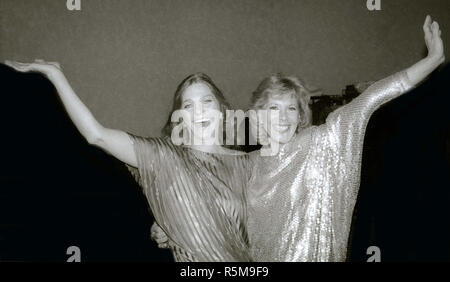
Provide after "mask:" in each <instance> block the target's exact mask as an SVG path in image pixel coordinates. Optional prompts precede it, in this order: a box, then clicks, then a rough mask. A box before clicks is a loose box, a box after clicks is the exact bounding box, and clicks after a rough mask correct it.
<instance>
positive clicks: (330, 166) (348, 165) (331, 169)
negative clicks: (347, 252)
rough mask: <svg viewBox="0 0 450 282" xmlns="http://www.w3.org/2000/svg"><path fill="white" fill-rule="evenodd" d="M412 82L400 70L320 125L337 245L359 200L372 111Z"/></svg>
mask: <svg viewBox="0 0 450 282" xmlns="http://www.w3.org/2000/svg"><path fill="white" fill-rule="evenodd" d="M411 88H412V85H411V83H410V81H409V79H408V76H407V73H406V71H402V72H398V73H396V74H394V75H391V76H389V77H387V78H384V79H382V80H380V81H378V82H376V83H374V84H372V85H371V86H370V87H369V88H367V90H366V91H364V92H363V93H362V94H361V95H359V96H358V97H356V98H355V99H354V100H353V101H351V102H350V103H348V104H347V105H344V106H343V107H341V108H338V109H336V110H335V111H334V112H332V113H331V114H330V115H329V116H328V117H327V119H326V123H325V124H323V125H321V126H319V127H317V131H316V136H315V140H316V141H315V143H316V144H321V145H320V146H319V147H321V148H322V149H321V150H322V151H323V152H324V153H325V154H326V155H324V158H325V159H326V160H327V161H326V163H327V166H325V167H326V170H327V171H326V175H328V178H329V179H330V183H332V184H331V185H330V186H329V187H330V189H331V190H330V191H328V193H329V196H330V197H329V200H330V201H331V203H332V206H333V211H332V214H333V216H332V225H333V226H334V228H333V229H334V230H335V239H336V241H335V245H336V247H337V246H340V249H344V248H345V246H346V244H347V239H348V234H349V230H350V225H351V220H352V214H353V208H354V205H355V203H356V199H357V194H358V189H359V184H360V175H361V162H362V152H363V142H364V135H365V130H366V127H367V124H368V121H369V119H370V117H371V115H372V114H373V113H374V112H375V111H376V110H377V109H378V108H379V107H380V106H381V105H383V104H384V103H386V102H388V101H390V100H392V99H394V98H396V97H398V96H400V95H401V94H403V93H405V92H407V91H409V90H410V89H411Z"/></svg>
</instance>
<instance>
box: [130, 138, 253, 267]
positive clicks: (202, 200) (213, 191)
mask: <svg viewBox="0 0 450 282" xmlns="http://www.w3.org/2000/svg"><path fill="white" fill-rule="evenodd" d="M128 134H129V136H130V139H131V140H132V142H133V146H134V150H135V153H136V158H137V162H138V168H135V167H133V166H130V165H127V167H128V169H129V170H130V172H131V173H132V174H133V176H134V177H135V179H136V180H137V182H138V183H139V184H140V186H141V187H142V188H143V191H144V194H145V196H146V198H147V200H148V202H149V205H150V208H151V210H152V213H153V216H154V218H155V220H156V221H157V222H158V224H159V226H160V227H161V228H162V229H163V230H164V232H165V233H166V234H167V236H168V238H169V242H168V243H169V247H170V248H171V250H172V252H173V254H174V257H175V260H176V261H205V262H211V261H249V260H250V256H249V249H248V236H247V231H246V226H247V222H246V219H247V215H246V206H245V205H246V191H245V190H246V187H247V183H248V181H249V172H248V171H247V167H248V166H247V164H248V158H249V156H248V155H225V154H212V153H206V152H201V151H197V150H194V149H190V148H188V147H184V146H176V145H174V144H173V143H172V142H171V140H170V138H145V137H139V136H135V135H133V134H131V133H128Z"/></svg>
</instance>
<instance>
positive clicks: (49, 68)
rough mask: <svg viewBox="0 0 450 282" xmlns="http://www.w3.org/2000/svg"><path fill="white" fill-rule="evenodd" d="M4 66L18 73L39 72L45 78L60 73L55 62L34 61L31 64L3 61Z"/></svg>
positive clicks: (59, 68) (58, 66) (59, 67)
mask: <svg viewBox="0 0 450 282" xmlns="http://www.w3.org/2000/svg"><path fill="white" fill-rule="evenodd" d="M5 64H6V65H8V66H10V67H12V68H13V69H15V70H17V71H20V72H33V71H34V72H40V73H43V74H45V75H47V76H49V75H53V74H56V73H61V66H60V65H59V63H57V62H46V61H44V60H39V59H36V60H35V61H34V62H33V63H20V62H15V61H5Z"/></svg>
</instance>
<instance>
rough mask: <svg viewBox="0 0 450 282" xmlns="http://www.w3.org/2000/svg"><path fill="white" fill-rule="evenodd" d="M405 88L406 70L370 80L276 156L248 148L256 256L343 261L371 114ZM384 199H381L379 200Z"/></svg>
mask: <svg viewBox="0 0 450 282" xmlns="http://www.w3.org/2000/svg"><path fill="white" fill-rule="evenodd" d="M410 88H411V83H410V82H409V80H408V77H407V74H406V72H399V73H397V74H394V75H392V76H390V77H388V78H385V79H383V80H381V81H379V82H376V83H374V84H373V85H372V86H370V87H369V88H368V89H367V90H366V91H364V92H363V93H362V94H361V95H360V96H358V97H357V98H355V99H354V100H353V101H352V102H351V103H349V104H347V105H345V106H343V107H341V108H339V109H337V110H335V111H334V112H332V113H331V114H330V115H329V116H328V118H327V120H326V123H325V124H323V125H321V126H311V127H309V128H307V129H304V130H302V131H301V132H299V133H298V134H297V135H296V136H295V139H294V140H293V141H292V142H290V143H288V144H283V145H282V146H281V149H280V152H279V154H278V155H276V156H270V157H262V156H261V155H260V154H259V153H258V152H253V153H252V154H251V155H252V156H251V159H252V161H253V162H254V164H255V165H254V169H253V173H252V177H251V181H250V186H249V193H248V214H249V220H248V223H249V225H248V233H249V238H250V247H251V254H252V257H253V259H254V260H256V261H312V262H315V261H344V260H345V259H346V251H347V241H348V235H349V230H350V224H351V220H352V213H353V208H354V205H355V202H356V196H357V193H358V188H359V183H360V173H361V159H362V150H363V141H364V133H365V129H366V126H367V123H368V121H369V118H370V116H371V115H372V113H373V112H374V111H375V110H376V109H377V108H378V107H379V106H380V105H382V104H383V103H385V102H387V101H389V100H391V99H393V98H395V97H397V96H399V95H400V94H402V93H404V92H406V91H407V90H409V89H410ZM380 204H382V203H380Z"/></svg>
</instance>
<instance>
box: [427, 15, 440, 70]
mask: <svg viewBox="0 0 450 282" xmlns="http://www.w3.org/2000/svg"><path fill="white" fill-rule="evenodd" d="M423 31H424V34H425V44H426V45H427V49H428V57H429V58H431V59H435V60H438V61H441V62H443V61H444V60H445V55H444V44H443V42H442V38H441V30H440V29H439V24H438V23H437V22H435V21H433V20H432V18H431V17H430V16H429V15H428V16H427V17H426V19H425V23H424V25H423Z"/></svg>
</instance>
